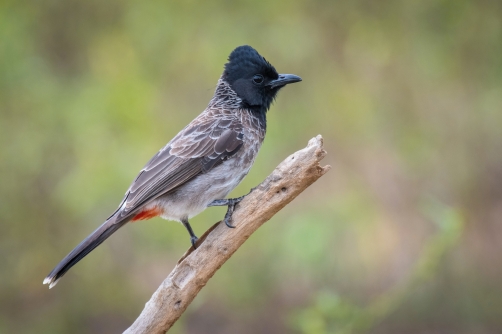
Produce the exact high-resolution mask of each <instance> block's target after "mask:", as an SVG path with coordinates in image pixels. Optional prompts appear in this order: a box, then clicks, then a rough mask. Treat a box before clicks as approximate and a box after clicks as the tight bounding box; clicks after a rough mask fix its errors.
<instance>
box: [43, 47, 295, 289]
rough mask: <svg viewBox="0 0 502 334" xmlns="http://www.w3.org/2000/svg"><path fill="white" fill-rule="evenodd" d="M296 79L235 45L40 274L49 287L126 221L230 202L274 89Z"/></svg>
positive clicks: (172, 216)
mask: <svg viewBox="0 0 502 334" xmlns="http://www.w3.org/2000/svg"><path fill="white" fill-rule="evenodd" d="M298 81H301V78H300V77H298V76H296V75H292V74H278V73H277V71H276V70H275V68H274V67H273V66H272V65H271V64H270V63H269V62H267V61H266V60H265V58H263V57H262V56H260V54H258V52H257V51H256V50H255V49H253V48H252V47H250V46H247V45H246V46H240V47H238V48H236V49H235V50H234V51H232V53H231V54H230V56H229V58H228V63H227V64H226V65H225V69H224V71H223V74H222V75H221V77H220V79H219V80H218V85H217V87H216V91H215V93H214V96H213V98H212V99H211V101H210V102H209V105H208V106H207V108H206V109H205V110H204V111H203V112H202V113H201V114H200V115H199V116H197V118H195V119H194V120H193V121H192V122H191V123H190V124H188V125H187V126H186V127H185V128H184V129H183V130H181V132H180V133H178V134H177V135H176V137H174V138H173V139H172V140H171V141H170V142H169V143H168V144H167V145H166V146H165V147H164V148H163V149H161V150H160V151H159V152H158V153H157V154H156V155H155V156H154V157H153V158H152V159H151V160H150V161H149V162H148V163H147V164H146V166H145V167H144V168H143V169H142V170H141V172H140V173H139V175H138V176H137V177H136V179H135V180H134V182H133V183H132V184H131V186H130V187H129V189H128V190H127V192H126V194H125V197H124V199H123V200H122V203H121V204H120V205H119V207H118V209H117V210H116V211H115V212H114V213H113V214H112V215H111V216H110V218H108V219H107V220H106V221H105V222H104V223H103V224H102V225H101V226H100V227H98V228H97V229H96V230H95V231H94V232H93V233H92V234H91V235H89V236H88V237H87V238H86V239H85V240H84V241H82V242H81V243H80V244H79V245H78V246H77V247H75V249H74V250H72V251H71V252H70V254H68V255H67V256H66V257H65V258H64V259H63V260H62V261H61V262H60V263H59V264H58V265H57V266H56V267H55V268H54V270H52V271H51V273H50V274H49V275H48V276H47V277H46V278H45V280H44V284H49V287H50V288H52V287H53V286H54V285H56V283H57V282H58V280H59V279H60V278H61V277H62V276H63V275H64V274H65V273H66V272H67V271H68V270H69V269H70V268H71V267H72V266H73V265H75V264H76V263H77V262H78V261H80V260H81V259H82V258H83V257H84V256H86V255H87V254H89V252H91V251H92V250H93V249H94V248H96V247H97V246H98V245H99V244H101V243H102V242H103V241H104V240H105V239H106V238H108V237H109V236H110V235H112V234H113V233H114V232H115V231H117V230H118V229H119V228H120V227H122V226H123V225H124V224H125V223H127V222H129V221H135V220H142V219H149V218H153V217H156V216H160V217H162V218H165V219H168V220H175V221H179V222H181V223H183V225H184V226H185V227H186V228H187V230H188V232H189V233H190V240H191V242H192V245H194V247H195V243H196V241H197V237H196V236H195V234H194V232H193V231H192V228H191V226H190V224H189V223H188V219H189V218H191V217H193V216H195V215H197V214H199V213H200V212H202V211H203V210H204V209H206V208H207V207H208V206H217V205H222V206H223V205H226V206H228V211H227V214H226V215H225V219H224V221H225V223H226V224H227V226H229V227H233V226H232V225H231V224H230V219H231V215H232V212H233V209H234V206H235V205H236V204H237V203H238V202H239V201H240V200H241V199H242V197H240V198H234V199H224V198H225V197H226V196H227V195H228V193H230V191H232V190H233V189H234V188H235V187H236V186H237V185H238V184H239V183H240V182H241V180H242V179H243V178H244V177H245V176H246V174H247V173H248V172H249V169H250V168H251V166H252V165H253V162H254V159H255V157H256V154H257V153H258V150H259V149H260V146H261V144H262V142H263V138H264V137H265V130H266V113H267V110H268V109H269V108H270V105H271V103H272V102H273V100H274V98H275V97H276V94H277V92H278V91H279V89H281V88H282V87H284V86H285V85H287V84H290V83H293V82H298Z"/></svg>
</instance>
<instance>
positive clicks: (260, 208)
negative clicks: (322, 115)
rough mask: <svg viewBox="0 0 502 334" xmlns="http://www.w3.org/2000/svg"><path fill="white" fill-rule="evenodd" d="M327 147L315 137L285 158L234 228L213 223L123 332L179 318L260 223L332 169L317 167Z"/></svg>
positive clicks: (160, 328)
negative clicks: (324, 147) (302, 147)
mask: <svg viewBox="0 0 502 334" xmlns="http://www.w3.org/2000/svg"><path fill="white" fill-rule="evenodd" d="M325 155H326V151H324V149H323V140H322V137H321V136H320V135H319V136H317V137H315V138H312V139H311V140H310V141H309V143H308V146H307V147H306V148H304V149H302V150H300V151H297V152H295V153H294V154H292V155H290V156H289V157H287V158H286V160H284V161H283V162H281V163H280V164H279V166H277V167H276V168H275V170H274V171H273V172H272V174H270V175H269V176H268V177H267V178H266V179H265V181H263V182H262V183H261V184H260V185H259V186H258V187H256V188H254V190H253V191H252V192H251V193H250V194H249V195H248V196H246V197H245V198H244V199H243V200H242V202H240V203H239V204H238V205H237V206H236V209H235V211H234V213H233V216H232V223H233V224H234V226H236V227H235V228H233V229H232V228H228V227H227V226H225V224H220V222H218V223H216V224H215V225H214V226H212V227H211V228H210V229H209V230H207V231H206V233H204V235H203V236H202V237H201V238H200V239H199V241H198V244H197V249H195V250H194V249H193V248H190V249H189V250H188V251H187V252H186V253H185V255H183V256H182V257H181V259H180V260H179V261H178V264H177V265H176V267H175V268H174V269H173V271H172V272H171V273H170V274H169V276H168V277H167V278H166V279H165V280H164V282H162V284H161V285H160V287H159V288H158V289H157V291H155V293H154V294H153V296H152V297H151V299H150V300H149V301H148V302H147V303H146V305H145V308H144V309H143V312H141V314H140V316H139V317H138V318H137V319H136V321H135V322H134V323H133V324H132V326H131V327H129V328H128V329H127V330H126V331H125V332H124V333H127V334H132V333H134V334H138V333H165V332H166V331H167V330H168V329H169V328H171V326H172V325H173V324H174V323H175V322H176V320H178V318H179V317H180V316H181V314H182V313H183V312H184V311H185V309H186V308H187V307H188V305H190V303H191V302H192V300H193V299H194V298H195V296H197V294H198V293H199V291H200V290H201V289H202V288H203V287H204V286H205V285H206V283H207V281H208V280H209V279H210V278H211V277H212V276H213V275H214V273H215V272H216V271H217V270H218V269H219V268H220V267H221V266H222V265H223V264H224V263H225V262H226V261H227V260H228V259H229V258H230V256H232V254H233V253H235V251H236V250H237V249H239V247H240V246H241V245H242V244H243V243H244V242H245V241H246V240H247V238H249V236H250V235H251V234H253V232H255V231H256V230H257V229H258V228H259V227H260V226H261V225H263V223H265V222H266V221H268V220H269V219H270V218H271V217H272V216H273V215H274V214H276V213H277V212H278V211H279V210H281V209H282V208H283V207H284V206H286V204H288V203H289V202H291V201H292V200H293V199H294V198H295V197H296V196H298V195H299V194H300V193H301V192H302V191H304V190H305V189H306V188H307V187H308V186H310V185H311V184H312V183H314V182H315V181H316V180H317V179H319V178H320V177H321V176H323V175H324V174H325V173H326V172H327V171H328V170H329V169H330V168H331V167H330V166H324V167H321V166H320V165H319V161H321V160H322V158H324V156H325Z"/></svg>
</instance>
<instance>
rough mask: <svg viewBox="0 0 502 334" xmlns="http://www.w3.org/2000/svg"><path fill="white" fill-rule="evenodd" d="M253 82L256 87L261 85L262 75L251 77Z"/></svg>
mask: <svg viewBox="0 0 502 334" xmlns="http://www.w3.org/2000/svg"><path fill="white" fill-rule="evenodd" d="M253 82H254V83H255V84H258V85H259V84H261V83H262V82H263V75H261V74H255V76H254V77H253Z"/></svg>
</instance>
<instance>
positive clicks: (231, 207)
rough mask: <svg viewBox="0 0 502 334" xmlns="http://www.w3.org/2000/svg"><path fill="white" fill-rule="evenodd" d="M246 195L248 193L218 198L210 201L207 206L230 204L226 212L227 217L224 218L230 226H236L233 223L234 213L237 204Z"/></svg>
mask: <svg viewBox="0 0 502 334" xmlns="http://www.w3.org/2000/svg"><path fill="white" fill-rule="evenodd" d="M246 196H247V195H245V196H241V197H237V198H228V199H217V200H214V201H212V202H211V203H209V204H208V205H207V206H225V205H226V206H228V209H227V213H226V214H225V219H223V221H224V222H225V225H227V226H228V227H230V228H235V226H234V225H232V223H231V221H232V214H233V213H234V209H235V206H236V205H237V204H239V202H240V201H242V200H243V199H244V197H246Z"/></svg>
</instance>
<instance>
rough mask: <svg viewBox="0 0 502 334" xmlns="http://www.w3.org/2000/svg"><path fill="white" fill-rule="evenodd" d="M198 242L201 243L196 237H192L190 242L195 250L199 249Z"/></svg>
mask: <svg viewBox="0 0 502 334" xmlns="http://www.w3.org/2000/svg"><path fill="white" fill-rule="evenodd" d="M197 241H199V238H197V237H196V236H195V235H193V236H191V237H190V242H191V243H192V246H193V249H197V247H195V244H196V243H197Z"/></svg>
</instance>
